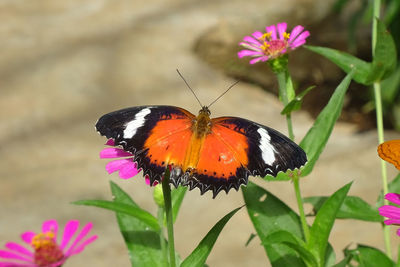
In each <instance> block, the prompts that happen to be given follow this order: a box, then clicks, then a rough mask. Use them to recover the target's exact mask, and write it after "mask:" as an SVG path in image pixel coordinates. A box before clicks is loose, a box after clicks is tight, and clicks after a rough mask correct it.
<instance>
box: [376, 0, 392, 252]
mask: <svg viewBox="0 0 400 267" xmlns="http://www.w3.org/2000/svg"><path fill="white" fill-rule="evenodd" d="M380 10H381V1H380V0H374V7H373V12H374V14H373V18H372V56H373V57H374V56H375V47H376V39H377V31H378V19H379V17H380ZM374 97H375V109H376V127H377V131H378V142H379V144H381V143H383V142H384V140H385V138H384V135H383V114H382V97H381V83H380V82H379V81H378V82H375V83H374ZM380 161H381V174H382V189H383V194H384V195H385V194H387V193H388V191H389V189H388V181H387V172H386V163H385V161H384V160H382V159H381V160H380ZM384 204H385V205H388V204H389V202H388V201H387V200H386V199H384ZM383 235H384V239H385V248H386V254H387V256H388V257H389V258H392V249H391V244H390V228H389V225H383Z"/></svg>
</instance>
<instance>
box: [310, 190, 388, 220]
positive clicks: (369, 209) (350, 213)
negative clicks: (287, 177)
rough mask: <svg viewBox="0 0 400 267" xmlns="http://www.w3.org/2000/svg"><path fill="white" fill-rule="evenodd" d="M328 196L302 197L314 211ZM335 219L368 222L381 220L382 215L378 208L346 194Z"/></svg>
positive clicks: (316, 210) (316, 211) (318, 208)
mask: <svg viewBox="0 0 400 267" xmlns="http://www.w3.org/2000/svg"><path fill="white" fill-rule="evenodd" d="M327 199H328V197H307V198H304V202H305V203H310V204H311V205H313V210H314V212H315V213H318V211H319V210H320V209H321V207H322V205H323V204H324V203H325V202H326V200H327ZM336 218H337V219H356V220H362V221H369V222H382V216H380V215H379V212H378V209H377V208H376V207H373V206H371V205H369V204H368V203H367V202H365V201H364V200H362V199H361V198H359V197H354V196H347V197H346V198H345V199H344V201H343V204H342V206H340V209H339V211H338V213H337V214H336Z"/></svg>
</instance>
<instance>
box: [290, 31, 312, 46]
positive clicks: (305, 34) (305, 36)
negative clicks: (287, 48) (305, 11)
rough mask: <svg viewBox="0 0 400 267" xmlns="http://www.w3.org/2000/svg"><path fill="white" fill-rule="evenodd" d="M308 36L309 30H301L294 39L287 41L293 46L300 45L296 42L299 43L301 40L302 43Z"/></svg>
mask: <svg viewBox="0 0 400 267" xmlns="http://www.w3.org/2000/svg"><path fill="white" fill-rule="evenodd" d="M308 36H310V32H309V31H305V32H302V33H301V34H300V35H299V36H298V37H297V38H296V39H294V40H292V41H290V42H289V43H290V44H291V45H293V46H295V47H298V46H300V45H299V44H298V43H299V42H300V43H301V42H302V43H303V44H304V43H305V40H306V38H307V37H308ZM303 41H304V42H303Z"/></svg>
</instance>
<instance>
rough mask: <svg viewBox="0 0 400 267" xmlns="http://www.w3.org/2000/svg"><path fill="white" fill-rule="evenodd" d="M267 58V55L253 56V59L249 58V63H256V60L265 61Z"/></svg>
mask: <svg viewBox="0 0 400 267" xmlns="http://www.w3.org/2000/svg"><path fill="white" fill-rule="evenodd" d="M267 60H268V56H262V57H257V58H254V59H252V60H250V62H249V63H250V64H255V63H257V62H260V61H261V62H264V61H267Z"/></svg>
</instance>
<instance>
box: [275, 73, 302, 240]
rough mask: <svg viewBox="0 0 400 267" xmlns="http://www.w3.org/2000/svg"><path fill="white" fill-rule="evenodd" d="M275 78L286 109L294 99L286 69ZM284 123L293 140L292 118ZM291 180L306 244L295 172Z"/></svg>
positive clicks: (291, 84) (300, 199)
mask: <svg viewBox="0 0 400 267" xmlns="http://www.w3.org/2000/svg"><path fill="white" fill-rule="evenodd" d="M276 76H277V78H278V83H279V96H280V98H281V101H282V103H283V105H284V106H285V107H286V105H287V104H288V103H289V102H290V101H291V100H292V99H293V98H294V89H293V83H292V79H291V78H290V75H289V71H288V69H287V68H286V69H285V70H284V71H281V72H276ZM286 122H287V126H288V132H289V138H290V139H291V140H294V133H293V126H292V118H291V115H290V114H288V115H286ZM292 180H293V185H294V191H295V193H296V199H297V206H298V208H299V214H300V221H301V226H302V228H303V232H304V237H305V239H306V242H308V240H309V239H310V229H309V228H308V224H307V221H306V215H305V213H304V204H303V199H302V197H301V192H300V179H299V176H298V174H297V172H296V171H294V172H293V179H292Z"/></svg>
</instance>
